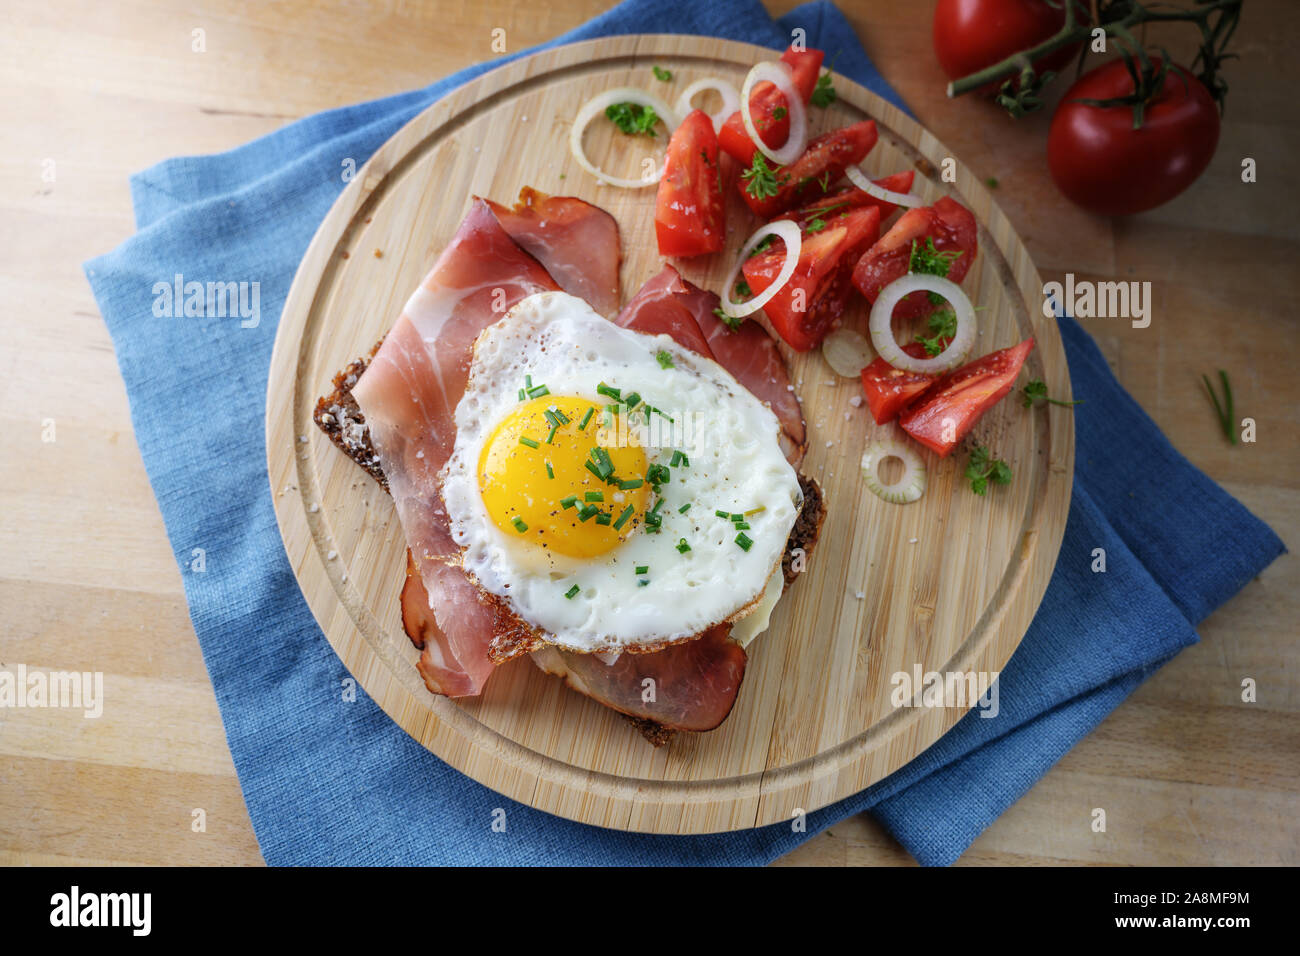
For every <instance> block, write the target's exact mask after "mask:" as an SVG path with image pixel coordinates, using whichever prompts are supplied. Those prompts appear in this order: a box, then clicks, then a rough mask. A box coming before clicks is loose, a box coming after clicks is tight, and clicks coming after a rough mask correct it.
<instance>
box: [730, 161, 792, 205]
mask: <svg viewBox="0 0 1300 956" xmlns="http://www.w3.org/2000/svg"><path fill="white" fill-rule="evenodd" d="M776 169H780V167H779V166H778V167H776ZM776 169H773V168H772V167H771V166H769V165H767V159H766V158H765V157H764V156H763V154H762V153H760V152H759V151H758V150H754V161H753V164H752V165H751V166H750V167H749V169H747V170H745V171H744V172H743V173H741V174H740V178H741V179H743V180H745V192H747V193H749V194H750V195H751V196H753V197H754V198H755V199H771V198H772V197H773V196H775V195H776V194H777V192H778V191H780V188H781V187H782V186H784V185H785V184H786V183H788V182H789V181H790V177H789V176H782V177H781V178H780V179H779V180H778V179H777V178H776Z"/></svg>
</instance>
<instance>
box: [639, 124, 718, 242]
mask: <svg viewBox="0 0 1300 956" xmlns="http://www.w3.org/2000/svg"><path fill="white" fill-rule="evenodd" d="M664 163H665V165H664V175H663V178H662V179H660V180H659V193H658V195H657V196H656V198H655V236H656V238H658V240H659V254H660V255H661V256H700V255H704V254H706V253H709V252H717V251H718V250H719V249H721V248H722V244H723V242H724V241H725V240H726V238H727V231H726V211H725V209H724V208H723V205H722V175H721V172H720V171H719V166H718V137H717V136H716V135H715V134H714V132H713V121H712V120H711V119H709V115H708V114H707V113H705V112H704V111H703V110H691V112H690V113H688V114H687V115H686V119H684V120H682V124H681V125H680V126H678V127H677V129H676V130H674V131H673V136H672V139H670V140H669V141H668V155H667V156H666V158H665V160H664Z"/></svg>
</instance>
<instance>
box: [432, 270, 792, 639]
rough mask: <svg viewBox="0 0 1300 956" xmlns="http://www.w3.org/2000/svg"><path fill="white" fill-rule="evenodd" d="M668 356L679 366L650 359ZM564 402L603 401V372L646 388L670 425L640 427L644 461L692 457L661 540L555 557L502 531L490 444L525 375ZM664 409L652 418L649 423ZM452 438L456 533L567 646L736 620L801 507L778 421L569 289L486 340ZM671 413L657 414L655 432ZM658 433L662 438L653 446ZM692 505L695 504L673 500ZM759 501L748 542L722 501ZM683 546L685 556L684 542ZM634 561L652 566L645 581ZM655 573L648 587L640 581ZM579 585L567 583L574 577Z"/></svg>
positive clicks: (476, 572) (681, 471)
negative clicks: (485, 488)
mask: <svg viewBox="0 0 1300 956" xmlns="http://www.w3.org/2000/svg"><path fill="white" fill-rule="evenodd" d="M660 352H667V353H668V355H669V356H670V358H671V360H672V366H671V367H670V368H665V367H663V365H661V363H660V362H659V360H658V359H657V358H656V356H657V354H658V353H660ZM527 375H531V376H532V381H534V382H536V383H544V384H545V385H546V386H547V388H548V389H549V390H550V393H551V394H552V395H555V396H565V395H576V396H579V397H583V398H587V399H590V400H591V401H593V402H597V403H599V404H602V405H603V404H606V403H608V402H609V401H610V399H608V398H607V397H605V396H602V395H600V394H599V393H598V392H597V391H596V386H597V385H598V384H599V383H601V382H602V381H603V382H606V383H609V384H610V385H612V386H616V387H618V388H620V389H622V390H623V394H624V395H626V394H628V393H630V392H631V391H636V392H638V393H640V395H641V396H642V398H643V400H644V401H645V402H647V403H649V404H651V405H654V406H655V407H657V408H659V409H660V410H662V411H663V412H665V413H666V415H667V416H670V417H671V418H673V419H674V422H673V424H672V426H671V427H669V428H667V429H665V430H664V432H661V433H656V432H646V431H645V430H644V428H645V426H644V425H643V424H639V423H643V422H644V417H643V416H642V415H633V416H625V417H626V418H630V419H631V420H632V421H633V422H634V424H633V425H632V426H631V427H632V428H633V429H634V430H635V429H638V428H640V429H641V431H640V432H639V437H640V438H641V443H642V444H643V450H644V451H645V453H646V456H647V459H648V460H649V462H651V463H659V464H663V465H670V463H671V459H672V456H673V452H674V450H681V451H683V452H684V453H685V454H686V455H687V456H688V458H689V460H690V465H689V467H681V466H679V467H671V472H672V477H671V480H670V481H669V482H668V483H667V484H665V485H664V486H663V488H662V495H663V497H664V498H665V499H666V501H665V504H664V505H663V507H662V508H661V509H660V511H659V513H660V514H661V515H662V516H663V524H662V530H661V531H660V532H659V533H657V534H650V533H647V532H646V531H645V529H644V527H641V528H638V530H637V531H635V532H634V533H633V534H632V536H631V537H629V538H628V539H627V540H626V541H624V542H622V543H621V544H620V545H619V546H617V547H616V548H614V549H613V550H611V551H609V552H607V553H605V554H602V555H598V556H596V557H592V558H573V557H568V556H566V555H561V554H556V553H554V552H553V551H551V550H549V549H543V548H540V547H537V546H536V545H535V544H533V543H531V542H529V541H526V540H522V539H520V538H519V537H518V535H517V534H509V533H506V532H504V531H502V530H501V529H500V528H498V527H497V526H496V524H495V523H494V522H493V521H492V519H491V518H490V517H489V515H488V512H487V508H486V506H485V505H484V502H483V498H482V495H481V493H480V490H479V484H478V475H477V465H478V462H479V459H480V454H481V452H482V449H483V444H484V442H485V441H487V439H488V438H489V437H490V436H491V434H492V432H493V431H494V429H495V428H496V427H497V426H498V425H499V424H500V423H501V422H502V421H503V420H504V419H505V418H506V417H507V416H508V415H509V414H510V413H511V412H512V411H513V410H514V409H515V408H517V407H518V404H519V397H518V390H519V386H520V384H521V383H522V382H523V381H524V378H525V376H527ZM656 417H658V416H652V419H654V418H656ZM455 421H456V443H455V447H454V450H453V453H452V455H451V458H450V459H449V460H448V462H447V465H446V466H445V468H444V469H443V472H442V494H443V501H444V503H445V505H446V508H447V513H448V516H449V520H450V526H451V532H452V537H453V539H454V540H455V542H456V543H457V544H458V545H459V546H460V547H461V548H462V549H463V550H462V561H463V564H464V567H465V569H466V571H467V572H469V574H470V575H471V576H472V577H473V579H474V580H475V581H476V582H477V583H478V585H479V587H480V588H482V589H483V590H485V591H487V592H489V593H490V594H494V595H496V596H498V597H500V598H501V599H503V600H504V601H505V602H506V604H507V605H508V606H509V607H510V609H511V610H512V611H514V613H515V614H516V615H517V616H518V617H519V618H521V619H522V620H523V621H525V622H527V623H528V624H529V625H531V626H532V627H534V628H536V629H537V630H539V631H541V632H543V633H544V634H545V635H546V637H547V639H548V640H550V641H552V642H553V643H555V644H556V645H559V646H561V647H563V648H565V649H568V650H573V651H578V652H583V653H593V652H620V651H623V650H626V649H628V648H634V647H636V646H637V645H653V644H659V643H665V642H669V643H670V642H675V641H681V640H685V639H688V638H690V637H693V636H695V635H698V634H699V633H701V632H702V631H704V630H706V629H708V628H709V627H711V626H713V625H715V624H718V623H720V622H722V621H728V620H738V619H739V618H741V617H743V616H744V615H745V614H746V613H747V612H749V611H752V610H753V609H754V608H755V607H757V606H758V605H759V603H760V598H761V597H762V596H763V593H764V590H765V588H766V586H767V584H768V582H769V580H770V578H771V576H772V574H773V572H774V571H777V572H779V562H780V560H781V557H782V554H783V553H784V551H785V546H786V541H787V539H788V537H789V534H790V530H791V528H792V527H793V526H794V521H795V518H796V516H797V515H798V510H799V507H800V504H801V501H802V498H801V493H800V489H799V481H798V478H797V476H796V475H795V472H794V469H793V468H791V466H790V464H789V462H787V461H786V459H785V457H784V455H782V453H781V447H780V442H779V440H778V436H779V434H780V425H779V423H778V421H777V418H776V416H775V415H774V414H773V413H772V411H771V410H770V409H769V408H768V407H767V406H765V405H763V404H762V403H761V402H759V400H758V399H757V398H755V397H754V395H753V394H752V393H751V392H749V391H748V390H747V389H746V388H744V386H742V385H741V384H740V383H739V382H737V381H736V380H735V378H733V377H732V376H731V374H730V373H728V372H727V371H726V370H725V369H724V368H722V366H720V365H718V364H717V363H716V362H713V361H712V360H710V359H706V358H703V357H702V356H699V355H697V354H695V353H694V352H691V351H689V350H687V349H683V348H681V347H680V346H678V345H677V343H676V342H674V341H673V340H672V338H671V337H669V336H667V335H655V336H650V335H644V334H642V333H639V332H633V331H631V330H628V329H623V328H620V327H619V326H617V325H615V324H613V323H612V322H610V321H608V320H607V319H605V318H603V317H602V316H600V315H599V314H598V313H596V312H595V311H593V310H592V309H591V307H590V306H588V305H587V303H586V302H584V301H583V300H581V299H579V298H576V297H574V296H571V295H568V294H566V293H563V292H544V293H539V294H537V295H533V296H530V297H528V298H526V299H524V300H523V301H522V302H520V303H519V304H518V305H516V306H515V308H514V309H512V310H511V311H510V312H509V313H508V314H507V315H506V316H504V317H503V318H502V319H501V320H500V321H499V322H497V323H495V324H494V325H492V326H490V327H489V328H488V329H487V330H485V331H484V332H483V333H482V335H480V336H479V338H478V340H477V342H476V343H475V346H474V355H473V360H472V364H471V367H470V375H469V382H468V385H467V387H466V390H465V395H464V397H463V398H462V399H461V401H460V403H459V404H458V405H457V407H456V413H455ZM662 425H663V422H656V426H655V427H659V426H662ZM656 438H657V439H659V440H661V441H663V442H665V444H663V445H662V446H659V447H656V446H653V445H648V444H646V443H647V442H649V441H651V440H654V439H656ZM687 503H690V505H691V508H690V510H689V511H688V512H687V513H686V514H682V513H680V512H679V510H678V509H679V508H680V507H681V506H682V505H684V504H687ZM754 509H761V510H759V511H757V512H756V513H754V514H752V515H751V516H750V517H749V518H748V519H747V521H748V523H749V525H750V529H749V530H748V531H746V532H745V534H746V535H747V536H748V537H749V538H750V539H751V540H752V541H753V545H752V546H751V547H750V549H749V551H744V550H742V549H741V548H740V547H739V546H738V545H737V544H736V540H735V539H736V534H737V532H736V530H735V528H734V527H733V525H732V522H731V521H730V520H729V519H728V518H721V517H718V516H717V515H716V514H715V512H716V511H718V510H722V511H727V512H729V513H731V512H734V513H742V512H750V511H753V510H754ZM683 538H684V539H685V540H686V541H687V543H688V544H689V545H690V550H689V551H687V552H686V553H679V552H678V550H677V545H678V542H679V541H680V540H681V539H683ZM638 565H648V566H649V568H650V570H649V572H648V573H647V574H645V575H637V574H636V573H635V568H636V567H637V566H638ZM642 578H648V579H649V581H650V583H649V584H648V585H646V586H640V585H638V580H639V579H642ZM574 584H577V585H578V586H579V589H580V590H579V592H578V594H577V595H576V596H574V597H573V598H572V599H567V598H565V593H566V591H568V590H569V589H570V588H571V587H572V585H574Z"/></svg>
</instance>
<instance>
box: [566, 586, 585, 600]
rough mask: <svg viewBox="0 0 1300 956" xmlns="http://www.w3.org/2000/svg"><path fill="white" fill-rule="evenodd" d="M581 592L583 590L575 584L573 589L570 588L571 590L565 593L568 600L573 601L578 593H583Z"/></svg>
mask: <svg viewBox="0 0 1300 956" xmlns="http://www.w3.org/2000/svg"><path fill="white" fill-rule="evenodd" d="M581 590H582V588H580V587H578V586H577V585H576V584H575V585H574V586H573V587H571V588H569V590H567V591H565V592H564V596H565V597H566V598H568V599H569V600H570V601H572V600H573V597H574V595H575V594H577V593H578V592H579V591H581Z"/></svg>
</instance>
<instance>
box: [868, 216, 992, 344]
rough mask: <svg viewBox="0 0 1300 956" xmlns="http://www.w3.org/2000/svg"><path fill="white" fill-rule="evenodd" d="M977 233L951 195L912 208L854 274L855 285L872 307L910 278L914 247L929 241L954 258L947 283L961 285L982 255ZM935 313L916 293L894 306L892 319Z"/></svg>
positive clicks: (887, 233)
mask: <svg viewBox="0 0 1300 956" xmlns="http://www.w3.org/2000/svg"><path fill="white" fill-rule="evenodd" d="M975 234H976V226H975V217H974V215H972V214H971V211H970V210H969V209H967V208H966V207H965V206H963V205H962V204H961V203H959V202H955V201H954V200H952V199H949V198H948V197H947V196H945V197H944V198H942V199H940V200H939V201H938V202H936V203H935V204H934V205H933V206H920V207H918V208H916V209H909V210H907V212H905V213H903V215H902V216H901V217H899V220H898V222H896V223H894V225H893V226H891V227H890V229H889V231H888V232H886V233H885V234H884V235H883V236H881V237H880V241H879V242H877V243H876V244H875V245H874V246H872V247H871V248H870V249H868V250H867V253H866V255H864V256H863V257H862V259H861V260H860V261H859V262H858V264H857V267H856V268H854V270H853V284H854V285H856V286H857V287H858V290H859V291H860V292H861V293H862V294H863V295H864V296H866V297H867V301H868V302H875V301H876V299H877V298H878V297H879V295H880V290H881V289H883V288H884V287H885V286H887V285H889V284H890V283H891V282H893V281H894V280H895V279H901V278H902V277H903V276H905V275H907V272H908V267H909V264H910V262H911V258H912V243H913V242H915V243H917V244H918V245H920V246H924V244H925V240H926V239H929V240H931V241H932V242H933V243H934V248H935V250H936V251H937V252H941V253H949V254H950V255H951V254H954V253H955V256H952V258H951V259H950V261H949V265H948V273H947V278H949V279H951V280H952V281H953V282H961V280H962V279H963V278H965V276H966V273H967V272H969V271H970V267H971V263H972V262H974V261H975V256H976V254H977V252H978V251H979V247H978V243H977V240H976V235H975ZM933 308H934V306H933V305H932V304H931V302H930V300H929V297H928V296H927V295H925V294H924V293H921V292H913V293H912V294H911V295H907V296H904V297H903V298H902V300H901V301H900V302H899V303H898V305H897V306H895V307H894V316H895V317H902V318H915V317H917V316H921V315H925V314H927V313H929V312H930V311H931V310H932V309H933Z"/></svg>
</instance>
